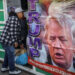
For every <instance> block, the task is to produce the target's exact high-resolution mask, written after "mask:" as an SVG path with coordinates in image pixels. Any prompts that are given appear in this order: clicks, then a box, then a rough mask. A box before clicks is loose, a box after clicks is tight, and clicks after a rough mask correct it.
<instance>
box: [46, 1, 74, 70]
mask: <svg viewBox="0 0 75 75" xmlns="http://www.w3.org/2000/svg"><path fill="white" fill-rule="evenodd" d="M68 1H70V0H68ZM63 3H64V5H63ZM72 3H75V1H74V2H73V0H72V2H71V1H70V2H67V0H65V1H63V0H62V1H58V0H57V1H56V0H54V1H53V2H52V3H51V5H50V6H49V9H48V14H49V16H48V18H47V21H46V26H45V39H46V41H47V44H48V48H49V54H50V56H51V58H52V60H53V61H54V62H55V63H56V64H57V65H58V66H60V67H62V68H64V69H68V68H69V67H70V66H71V64H72V61H73V35H72V30H71V27H72V26H73V25H75V20H74V19H73V15H71V14H70V11H71V13H73V9H72V10H71V8H72V6H71V5H72ZM74 6H75V5H73V7H74ZM70 7H71V8H70Z"/></svg>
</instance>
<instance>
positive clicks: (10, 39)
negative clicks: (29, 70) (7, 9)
mask: <svg viewBox="0 0 75 75" xmlns="http://www.w3.org/2000/svg"><path fill="white" fill-rule="evenodd" d="M15 13H16V14H17V16H14V15H13V16H9V17H8V20H7V22H6V24H5V27H4V29H3V32H2V34H1V36H0V43H1V45H2V47H3V49H4V50H5V57H4V63H3V64H2V68H1V71H2V72H4V71H7V70H9V74H19V73H21V71H20V70H18V71H16V70H15V54H14V53H15V47H17V46H18V44H20V43H21V36H20V35H21V25H20V23H19V19H22V18H23V16H24V13H23V10H22V9H21V8H20V7H19V8H16V9H15ZM8 67H9V68H8Z"/></svg>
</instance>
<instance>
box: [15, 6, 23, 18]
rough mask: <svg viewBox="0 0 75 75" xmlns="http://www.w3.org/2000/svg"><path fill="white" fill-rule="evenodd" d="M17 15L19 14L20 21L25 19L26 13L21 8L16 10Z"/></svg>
mask: <svg viewBox="0 0 75 75" xmlns="http://www.w3.org/2000/svg"><path fill="white" fill-rule="evenodd" d="M15 13H16V14H17V16H18V18H19V19H22V18H23V17H24V11H23V10H22V8H20V7H19V8H16V9H15Z"/></svg>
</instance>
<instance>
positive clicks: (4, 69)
mask: <svg viewBox="0 0 75 75" xmlns="http://www.w3.org/2000/svg"><path fill="white" fill-rule="evenodd" d="M8 70H9V68H1V71H2V72H5V71H8Z"/></svg>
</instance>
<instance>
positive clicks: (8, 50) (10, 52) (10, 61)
mask: <svg viewBox="0 0 75 75" xmlns="http://www.w3.org/2000/svg"><path fill="white" fill-rule="evenodd" d="M1 45H2V47H3V49H4V50H5V57H4V63H3V64H2V67H3V68H7V67H8V66H9V70H10V71H14V70H15V53H14V52H15V48H14V47H13V46H8V45H5V44H1Z"/></svg>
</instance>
